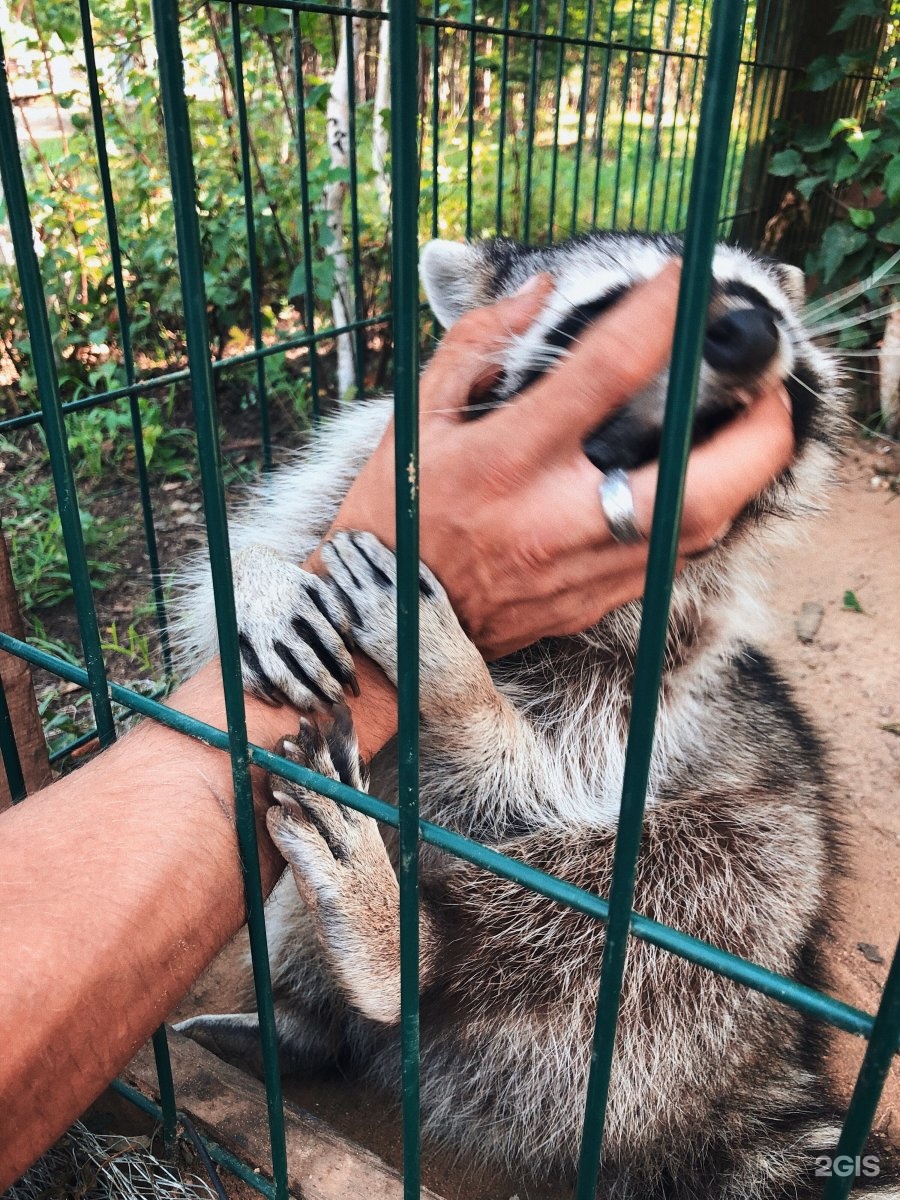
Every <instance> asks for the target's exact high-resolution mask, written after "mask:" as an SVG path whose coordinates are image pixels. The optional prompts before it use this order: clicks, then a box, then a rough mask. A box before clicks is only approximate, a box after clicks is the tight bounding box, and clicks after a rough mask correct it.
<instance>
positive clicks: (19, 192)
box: [0, 31, 116, 746]
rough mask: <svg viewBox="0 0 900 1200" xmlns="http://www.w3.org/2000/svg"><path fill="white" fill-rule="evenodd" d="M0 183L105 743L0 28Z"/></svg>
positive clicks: (93, 630)
mask: <svg viewBox="0 0 900 1200" xmlns="http://www.w3.org/2000/svg"><path fill="white" fill-rule="evenodd" d="M0 183H2V186H3V193H4V196H5V197H6V208H7V213H8V216H9V228H10V233H11V234H12V242H13V249H14V251H15V256H16V265H17V266H18V271H19V282H20V284H21V288H22V305H23V307H24V309H25V319H26V321H27V322H28V335H29V339H30V342H31V357H32V361H33V363H34V374H35V379H36V382H37V390H38V396H39V397H40V401H41V414H42V417H43V424H44V435H45V437H46V438H47V449H48V450H49V452H50V469H51V471H52V473H53V486H54V487H55V489H56V504H57V508H58V510H59V519H60V524H61V525H62V534H63V542H64V544H65V548H66V560H67V563H68V568H69V577H70V578H71V580H72V591H73V593H74V596H75V610H76V613H77V616H78V630H79V633H80V635H81V646H82V649H83V651H84V663H85V667H86V668H87V672H88V679H89V681H90V693H91V700H92V702H93V705H94V719H95V720H96V722H97V736H98V737H99V739H100V745H101V746H109V745H110V744H111V743H112V742H114V741H115V738H116V730H115V724H114V722H113V715H112V707H111V705H110V701H109V688H108V686H107V681H106V665H105V663H104V661H103V650H102V648H101V645H100V630H99V628H98V625H97V611H96V609H95V608H94V597H93V594H92V592H91V577H90V572H89V570H88V563H87V555H86V554H85V549H84V537H83V536H82V531H81V517H80V515H79V511H78V495H77V493H76V491H75V478H74V476H73V474H72V464H71V462H70V460H69V448H68V444H67V441H66V430H65V425H64V423H63V414H62V409H61V407H60V395H59V376H58V374H57V371H56V356H55V352H54V347H53V338H52V336H51V334H50V321H49V319H48V317H47V304H46V300H45V298H44V287H43V284H42V282H41V272H40V267H39V266H38V260H37V255H36V254H35V250H34V240H33V231H32V226H31V215H30V213H29V210H28V195H27V193H26V191H25V178H24V176H23V174H22V161H21V159H20V158H19V145H18V141H17V138H16V125H15V120H14V118H13V111H12V103H11V101H10V96H9V83H8V81H7V78H6V56H5V53H4V50H3V41H2V31H0Z"/></svg>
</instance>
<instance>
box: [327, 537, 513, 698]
mask: <svg viewBox="0 0 900 1200" xmlns="http://www.w3.org/2000/svg"><path fill="white" fill-rule="evenodd" d="M322 561H323V562H324V563H325V566H326V567H327V569H328V574H329V576H330V578H331V581H332V583H333V585H334V588H335V591H336V592H337V594H338V596H339V597H340V599H341V601H342V602H343V605H344V608H345V609H346V612H347V616H348V618H349V621H350V627H351V629H352V631H353V636H354V638H355V639H356V641H357V644H358V645H359V647H360V649H362V650H364V651H365V652H366V654H368V655H369V657H370V658H371V659H372V660H373V661H374V662H376V663H377V664H378V666H379V667H381V669H382V670H383V671H384V673H385V675H387V677H388V679H390V681H391V682H392V683H394V684H396V682H397V560H396V558H395V556H394V554H393V553H392V552H391V551H390V550H388V549H387V548H386V547H385V546H383V545H382V544H381V542H380V541H379V540H378V538H376V537H375V536H374V535H373V534H371V533H357V532H353V533H337V534H335V536H334V537H333V538H331V539H330V540H329V541H327V542H326V543H325V544H324V545H323V547H322ZM419 654H420V657H419V669H420V673H421V677H422V682H423V684H424V685H426V688H428V687H431V688H433V689H434V691H435V696H434V697H429V696H428V694H427V693H426V691H424V690H423V695H422V705H423V711H425V709H426V708H427V707H428V705H429V704H430V703H431V702H432V700H436V699H437V698H438V695H440V696H441V697H444V698H446V697H448V696H449V694H450V693H451V692H454V691H465V692H469V693H471V692H472V690H473V689H475V688H476V687H477V685H478V684H480V683H484V684H486V685H487V686H491V685H490V676H489V675H488V673H487V668H486V667H485V665H484V662H483V660H482V658H481V655H480V654H479V653H478V651H477V650H476V649H475V647H474V646H473V645H472V643H471V642H470V641H469V639H468V638H467V637H466V635H465V633H464V632H463V629H462V626H461V625H460V623H459V621H458V620H457V617H456V613H455V612H454V611H453V606H452V605H451V603H450V600H449V598H448V597H447V593H446V592H445V591H444V589H443V587H442V586H441V584H440V583H439V582H438V580H437V578H436V577H435V576H434V575H433V574H432V572H431V571H429V569H428V567H426V566H425V564H424V563H420V564H419Z"/></svg>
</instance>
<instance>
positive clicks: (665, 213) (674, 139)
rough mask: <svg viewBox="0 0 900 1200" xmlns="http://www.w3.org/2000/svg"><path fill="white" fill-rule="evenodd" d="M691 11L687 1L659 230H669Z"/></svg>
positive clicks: (704, 3) (681, 175) (704, 1)
mask: <svg viewBox="0 0 900 1200" xmlns="http://www.w3.org/2000/svg"><path fill="white" fill-rule="evenodd" d="M703 7H704V12H705V10H706V0H703ZM692 9H693V4H692V2H691V0H688V2H687V4H686V5H685V9H684V26H683V27H682V30H681V51H682V57H681V58H680V59H679V60H678V75H677V77H676V79H675V104H674V107H673V110H672V132H671V133H670V135H669V161H668V162H667V163H666V183H665V189H664V191H663V207H662V216H661V217H660V221H659V227H660V229H668V228H669V225H668V217H669V197H670V196H671V194H672V173H673V170H674V167H675V151H676V147H677V144H678V114H679V113H680V112H681V96H682V91H681V84H682V81H683V79H684V64H685V61H686V60H685V58H684V55H685V54H686V53H687V46H688V30H689V28H690V23H691V10H692ZM700 23H701V27H702V24H703V18H702V16H701V21H700ZM688 128H690V122H689V123H688ZM684 158H685V159H686V158H687V143H685V148H684ZM684 172H685V167H684V166H682V169H681V171H679V173H678V174H679V178H681V177H683V175H684Z"/></svg>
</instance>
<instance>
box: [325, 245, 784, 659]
mask: <svg viewBox="0 0 900 1200" xmlns="http://www.w3.org/2000/svg"><path fill="white" fill-rule="evenodd" d="M679 278H680V265H679V264H678V263H675V262H673V263H672V264H671V265H670V266H667V267H666V268H665V269H664V270H663V271H661V272H660V274H659V275H658V276H657V277H656V278H655V279H653V280H650V281H649V282H648V283H645V284H642V285H640V286H639V287H636V288H634V289H633V290H632V291H631V292H630V293H629V294H628V295H627V296H626V297H625V298H624V299H623V300H622V301H620V302H619V303H618V304H617V305H615V307H614V308H612V309H611V310H610V311H609V312H608V313H606V314H605V315H604V316H603V317H601V318H600V319H599V320H598V321H597V322H596V323H595V324H594V325H593V326H592V327H591V328H590V330H589V331H588V332H586V333H585V334H584V335H583V336H582V338H581V339H580V340H579V342H578V343H577V344H576V346H575V347H574V349H573V351H572V353H571V355H570V356H569V357H568V358H566V359H565V360H564V361H563V362H562V363H561V364H560V365H559V366H557V367H556V368H555V369H554V370H552V371H550V372H548V373H547V374H546V375H544V376H543V377H542V378H541V379H540V380H538V381H537V382H536V383H535V384H533V385H532V386H531V387H530V388H528V389H527V391H526V392H525V393H523V395H522V396H521V397H520V398H519V399H517V400H516V401H514V402H512V403H509V404H507V405H504V406H503V407H500V408H498V409H496V410H494V411H491V412H489V413H488V414H487V415H485V416H484V417H483V418H482V419H481V420H478V421H469V420H466V419H465V416H464V415H463V410H464V409H465V407H466V405H467V404H468V403H469V401H470V400H471V399H473V398H474V399H477V397H478V396H479V395H480V394H483V393H484V392H485V391H486V390H487V389H488V388H489V387H490V385H491V383H492V382H493V381H494V380H495V378H496V375H497V373H498V370H499V368H498V366H497V362H498V358H499V355H498V351H499V350H500V348H501V347H502V346H503V345H504V344H505V343H506V342H507V341H508V340H509V338H510V337H512V336H513V335H515V334H521V333H523V332H524V331H525V330H526V329H527V328H528V327H529V325H530V324H531V323H532V321H534V319H535V318H536V317H537V315H538V314H539V313H540V311H541V309H542V307H543V305H544V303H545V301H546V299H547V297H548V296H549V294H550V292H551V291H552V287H553V284H552V280H551V279H550V277H549V276H546V275H544V276H538V277H537V278H536V279H535V280H533V281H532V282H531V285H530V286H529V287H527V288H526V289H523V290H522V291H520V292H519V293H517V294H516V295H515V296H512V297H510V298H508V299H504V300H501V301H500V302H499V303H497V304H494V305H491V306H490V307H488V308H483V309H477V310H475V311H473V312H470V313H468V314H466V315H465V316H463V317H462V318H461V319H460V320H459V321H458V322H457V323H456V324H455V325H454V326H453V328H452V329H451V330H450V331H449V332H448V333H447V335H446V336H445V338H444V340H443V342H442V343H441V346H440V347H439V349H438V351H437V352H436V354H435V355H434V357H433V358H432V359H431V361H430V363H429V364H428V367H427V368H426V370H425V372H424V374H423V376H422V380H421V384H420V392H419V395H420V421H421V424H420V449H419V464H420V465H419V481H420V530H421V532H420V553H421V557H422V560H423V561H424V562H425V563H427V564H428V566H429V567H430V568H431V569H432V570H433V571H434V573H435V574H436V575H437V576H438V578H439V579H440V580H441V582H442V583H443V585H444V587H445V588H446V590H447V592H448V594H449V595H450V598H451V600H452V601H453V605H454V608H455V610H456V612H457V615H458V616H459V619H460V621H461V623H462V625H463V627H464V628H465V629H466V631H467V633H468V634H469V636H470V637H471V638H472V640H473V641H474V642H475V644H476V645H477V646H478V647H479V649H480V650H481V652H482V653H483V654H484V656H485V657H486V658H488V659H492V658H498V657H501V656H502V655H504V654H508V653H511V652H512V651H513V650H516V649H519V648H521V647H523V646H526V645H529V644H530V643H532V642H534V641H537V640H538V639H539V638H541V637H547V636H552V635H562V634H568V633H575V632H578V631H580V630H583V629H587V628H588V627H589V626H591V625H593V624H594V623H595V622H597V621H598V620H600V618H601V617H603V616H605V615H606V614H607V613H608V612H611V611H612V610H613V609H614V608H618V607H619V606H620V605H622V604H624V603H626V602H627V601H629V600H634V599H636V598H637V597H639V596H640V595H641V594H642V593H643V589H644V576H645V572H646V565H647V547H646V544H638V545H628V546H626V545H622V544H620V543H619V542H617V541H616V540H615V539H614V538H613V537H612V535H611V533H610V531H609V527H608V525H607V523H606V520H605V518H604V515H603V510H602V508H601V507H600V503H599V499H598V492H597V489H598V484H599V482H600V479H601V473H600V471H599V470H598V469H597V468H596V467H594V466H593V465H592V464H591V463H590V461H589V460H588V459H587V457H586V456H585V454H584V452H583V450H582V442H583V440H584V438H585V437H586V435H587V434H588V433H590V432H591V431H592V430H593V429H596V428H597V426H598V425H600V424H602V422H603V421H604V420H605V419H606V418H607V417H608V416H610V415H611V414H612V413H613V412H614V411H615V409H616V408H618V407H620V406H621V405H623V404H625V403H626V402H627V401H628V400H629V399H630V398H631V397H632V396H633V395H635V394H636V393H637V392H638V391H640V390H641V389H642V388H643V387H645V386H646V385H647V383H649V381H650V380H651V379H652V378H653V377H654V376H656V375H657V374H658V373H659V372H660V371H661V370H662V369H663V367H664V366H665V364H666V363H667V362H668V359H669V357H670V353H671V343H672V331H673V328H674V324H675V309H676V305H677V299H678V284H679ZM793 445H794V442H793V428H792V424H791V419H790V409H789V401H788V398H787V395H786V393H785V391H784V388H783V387H781V386H780V385H779V386H775V387H773V388H772V389H770V390H769V391H768V392H767V393H766V394H764V395H763V396H761V397H760V398H759V399H758V400H757V401H756V402H755V403H754V404H753V405H752V406H751V407H750V408H749V409H748V410H747V411H746V412H744V413H742V414H740V415H739V416H737V417H736V418H734V420H732V421H731V422H729V423H728V424H727V425H726V426H724V427H723V428H722V429H720V430H719V431H718V432H717V433H716V434H715V435H714V436H713V437H711V438H710V439H709V440H708V441H707V442H705V443H704V444H703V445H702V446H698V447H697V448H695V449H694V450H693V451H692V452H691V455H690V458H689V461H688V472H687V478H686V484H685V503H684V513H683V519H682V527H681V540H680V542H679V547H680V552H681V556H682V557H681V558H680V560H679V566H681V565H683V562H684V561H685V559H686V558H687V557H688V556H690V555H691V554H693V553H697V552H698V551H701V550H703V549H705V548H706V547H707V546H709V545H710V544H711V543H713V542H714V541H715V540H716V539H717V538H718V537H720V536H721V535H722V533H723V532H724V531H725V530H726V529H727V528H728V526H729V525H730V524H731V522H732V521H733V520H734V518H735V517H736V516H737V515H738V513H739V512H740V511H741V509H742V508H743V507H744V506H745V505H746V504H747V503H748V501H749V500H750V499H751V498H752V497H753V496H755V495H756V494H757V493H758V492H759V491H761V490H762V488H763V487H765V485H766V484H767V483H768V482H769V481H770V480H771V479H773V478H774V477H775V476H776V475H777V474H778V473H779V472H780V471H781V470H783V469H784V468H785V467H786V466H787V465H788V463H789V462H790V458H791V454H792V451H793ZM657 474H658V464H656V463H650V464H647V465H645V466H642V467H639V468H637V469H636V470H633V471H631V472H629V479H630V482H631V488H632V493H633V496H634V508H635V516H636V522H637V525H638V527H639V528H640V529H641V530H643V531H645V532H646V531H648V530H649V528H650V521H651V516H652V511H653V499H654V494H655V489H656V478H657ZM394 521H395V517H394V444H393V427H390V428H389V429H388V431H387V432H386V434H385V436H384V438H383V439H382V441H381V443H380V444H379V446H378V447H377V449H376V450H375V453H374V454H373V455H372V457H371V459H370V460H369V462H368V463H367V464H366V466H365V467H364V468H363V470H362V471H361V472H360V474H359V476H358V477H357V479H356V480H355V481H354V483H353V485H352V486H351V488H350V491H349V492H348V494H347V497H346V499H345V501H344V503H343V504H342V506H341V508H340V511H339V512H338V515H337V518H336V520H335V523H334V526H333V528H334V529H339V528H344V529H367V530H370V531H371V532H372V533H375V534H376V535H377V536H378V537H379V538H380V539H381V540H382V541H383V542H384V543H385V545H388V546H391V547H393V546H394V545H395V525H394Z"/></svg>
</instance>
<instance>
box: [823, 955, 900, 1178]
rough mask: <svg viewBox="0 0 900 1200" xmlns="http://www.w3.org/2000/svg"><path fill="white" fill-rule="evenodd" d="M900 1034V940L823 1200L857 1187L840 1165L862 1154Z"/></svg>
mask: <svg viewBox="0 0 900 1200" xmlns="http://www.w3.org/2000/svg"><path fill="white" fill-rule="evenodd" d="M898 1034H900V942H898V943H897V947H896V949H895V950H894V959H893V962H892V963H891V969H890V971H889V972H888V977H887V981H886V982H885V985H884V991H883V992H882V993H881V1003H880V1004H879V1005H878V1012H877V1013H876V1015H875V1025H874V1028H873V1029H872V1036H871V1037H870V1038H869V1044H868V1045H867V1046H866V1052H865V1054H864V1056H863V1060H862V1066H861V1067H860V1068H859V1075H858V1076H857V1078H856V1086H855V1087H854V1089H853V1095H852V1096H851V1097H850V1105H849V1107H848V1109H847V1116H846V1118H845V1119H844V1127H843V1129H842V1130H841V1136H840V1138H839V1139H838V1144H837V1150H836V1151H835V1153H834V1161H833V1163H832V1174H831V1178H830V1179H829V1180H828V1182H827V1183H826V1184H825V1190H824V1192H823V1193H822V1200H846V1197H847V1196H849V1195H850V1190H851V1188H852V1187H853V1181H854V1179H855V1178H856V1176H855V1174H853V1173H851V1174H849V1175H841V1174H839V1173H838V1170H837V1169H836V1168H837V1165H838V1163H839V1162H840V1161H841V1160H846V1159H850V1160H852V1162H853V1163H854V1165H855V1163H856V1161H857V1159H858V1158H859V1156H860V1155H861V1154H862V1152H863V1150H864V1148H865V1143H866V1138H867V1137H868V1136H869V1130H870V1129H871V1128H872V1122H873V1121H874V1119H875V1110H876V1109H877V1108H878V1101H879V1099H880V1098H881V1092H882V1089H883V1088H884V1082H885V1080H886V1079H887V1074H888V1071H889V1070H890V1068H891V1062H892V1061H893V1058H894V1054H895V1053H896V1051H897V1036H898Z"/></svg>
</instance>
